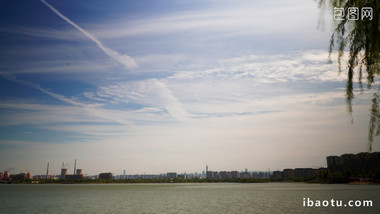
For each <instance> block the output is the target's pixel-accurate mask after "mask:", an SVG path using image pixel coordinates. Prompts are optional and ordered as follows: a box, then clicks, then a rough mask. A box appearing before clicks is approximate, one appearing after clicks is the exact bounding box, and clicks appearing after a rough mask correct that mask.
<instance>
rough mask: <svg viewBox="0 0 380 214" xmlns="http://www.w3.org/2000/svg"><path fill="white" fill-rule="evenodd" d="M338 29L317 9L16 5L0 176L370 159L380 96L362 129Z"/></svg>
mask: <svg viewBox="0 0 380 214" xmlns="http://www.w3.org/2000/svg"><path fill="white" fill-rule="evenodd" d="M332 30H333V25H332V21H331V15H330V14H329V13H327V12H326V13H321V10H320V9H318V5H317V3H316V2H315V1H313V0H310V1H304V0H302V1H301V0H298V1H290V0H289V1H283V0H281V1H280V0H278V1H265V2H264V1H248V0H247V1H245V0H236V1H230V0H214V1H212V0H210V1H208V0H192V1H189V0H178V1H167V0H163V1H153V0H141V1H127V0H126V1H100V0H81V1H77V0H67V1H58V0H28V1H26V0H24V1H23V0H20V1H12V0H4V1H2V2H1V3H0V62H1V63H0V171H4V170H10V171H11V173H19V172H26V171H31V172H32V173H33V174H44V173H45V172H46V165H47V163H48V162H49V163H50V170H49V172H50V173H51V174H59V172H60V168H61V164H62V162H64V163H65V167H67V168H69V172H70V170H73V168H74V160H75V159H77V168H82V169H83V172H84V173H85V174H88V175H96V174H98V173H101V172H112V173H114V174H122V173H123V170H124V169H125V170H126V172H127V174H142V173H147V174H157V173H166V172H178V173H182V172H187V173H191V172H202V171H205V167H206V165H208V168H209V170H213V171H224V170H225V171H232V170H238V171H243V170H245V169H248V170H250V171H267V170H271V171H273V170H277V169H280V170H282V169H284V168H298V167H312V168H317V167H326V156H329V155H341V154H345V153H359V152H365V151H367V150H368V142H367V134H368V118H369V117H368V110H369V106H370V103H369V100H370V96H371V91H368V90H366V91H365V92H364V93H363V94H361V95H360V93H359V92H358V91H356V92H355V100H354V113H353V116H352V118H351V117H350V116H349V114H348V113H347V106H346V101H345V97H344V95H345V81H346V76H345V69H343V72H342V73H341V74H338V65H337V63H336V54H333V56H332V63H328V46H329V40H330V35H331V33H332ZM346 56H347V54H346ZM344 68H345V67H344ZM352 119H353V123H351V120H352ZM373 150H374V151H379V150H380V146H379V144H378V143H376V142H375V144H374V146H373Z"/></svg>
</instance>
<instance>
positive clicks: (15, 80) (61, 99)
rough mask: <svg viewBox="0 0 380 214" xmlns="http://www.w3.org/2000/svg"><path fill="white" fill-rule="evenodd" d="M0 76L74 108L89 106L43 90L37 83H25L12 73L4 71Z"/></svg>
mask: <svg viewBox="0 0 380 214" xmlns="http://www.w3.org/2000/svg"><path fill="white" fill-rule="evenodd" d="M0 76H3V77H4V78H6V79H8V80H11V81H14V82H18V83H20V84H22V85H25V86H28V87H31V88H34V89H37V90H39V91H41V92H42V93H44V94H47V95H49V96H51V97H54V98H56V99H58V100H60V101H62V102H65V103H68V104H71V105H74V106H81V107H85V106H87V105H85V104H83V103H80V102H76V101H74V100H71V99H69V98H66V97H65V96H62V95H60V94H56V93H54V92H51V91H48V90H46V89H44V88H42V87H41V86H39V85H37V84H35V83H32V82H28V81H25V80H20V79H17V78H16V77H15V76H14V75H13V74H11V73H10V72H4V71H1V72H0Z"/></svg>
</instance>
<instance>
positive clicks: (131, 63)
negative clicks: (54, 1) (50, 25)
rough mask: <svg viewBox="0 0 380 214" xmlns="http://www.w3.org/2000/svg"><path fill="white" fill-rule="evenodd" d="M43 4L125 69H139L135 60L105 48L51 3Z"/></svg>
mask: <svg viewBox="0 0 380 214" xmlns="http://www.w3.org/2000/svg"><path fill="white" fill-rule="evenodd" d="M41 2H42V3H44V4H45V5H46V6H47V7H48V8H49V9H50V10H51V11H53V12H54V13H55V14H57V15H58V16H59V17H61V18H62V19H63V20H65V21H66V22H68V23H69V24H71V25H72V26H73V27H75V28H76V29H78V30H79V31H80V32H82V33H83V34H84V35H85V36H87V37H88V38H89V39H91V40H92V41H93V42H95V44H96V45H97V46H98V47H99V48H100V49H101V50H102V51H103V52H104V53H105V54H107V55H108V56H110V57H112V58H114V59H115V60H117V61H118V62H120V63H121V64H122V65H123V66H124V67H125V68H127V69H129V68H136V67H138V65H137V63H136V62H135V60H134V59H133V58H132V57H130V56H127V55H121V54H119V53H118V52H117V51H115V50H112V49H111V48H108V47H105V46H104V45H103V44H102V42H100V41H99V40H98V39H97V38H96V37H95V36H94V35H92V34H91V33H89V32H87V31H85V30H84V29H83V28H81V27H79V26H78V25H77V24H75V23H74V22H73V21H71V20H70V19H69V18H67V17H66V16H64V15H63V14H62V13H60V12H59V11H58V10H57V9H55V8H54V7H53V6H51V5H50V4H49V3H47V2H46V1H45V0H41Z"/></svg>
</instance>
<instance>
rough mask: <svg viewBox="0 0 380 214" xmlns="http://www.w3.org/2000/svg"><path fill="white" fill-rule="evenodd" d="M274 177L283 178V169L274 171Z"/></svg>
mask: <svg viewBox="0 0 380 214" xmlns="http://www.w3.org/2000/svg"><path fill="white" fill-rule="evenodd" d="M272 178H274V179H281V178H282V172H281V171H273V175H272Z"/></svg>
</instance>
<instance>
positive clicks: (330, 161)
mask: <svg viewBox="0 0 380 214" xmlns="http://www.w3.org/2000/svg"><path fill="white" fill-rule="evenodd" d="M326 161H327V167H328V169H329V170H330V172H332V173H335V172H339V173H346V172H351V173H353V174H355V176H363V175H366V174H367V173H368V172H370V171H376V170H380V152H372V153H368V152H362V153H358V154H344V155H341V156H328V157H326Z"/></svg>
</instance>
